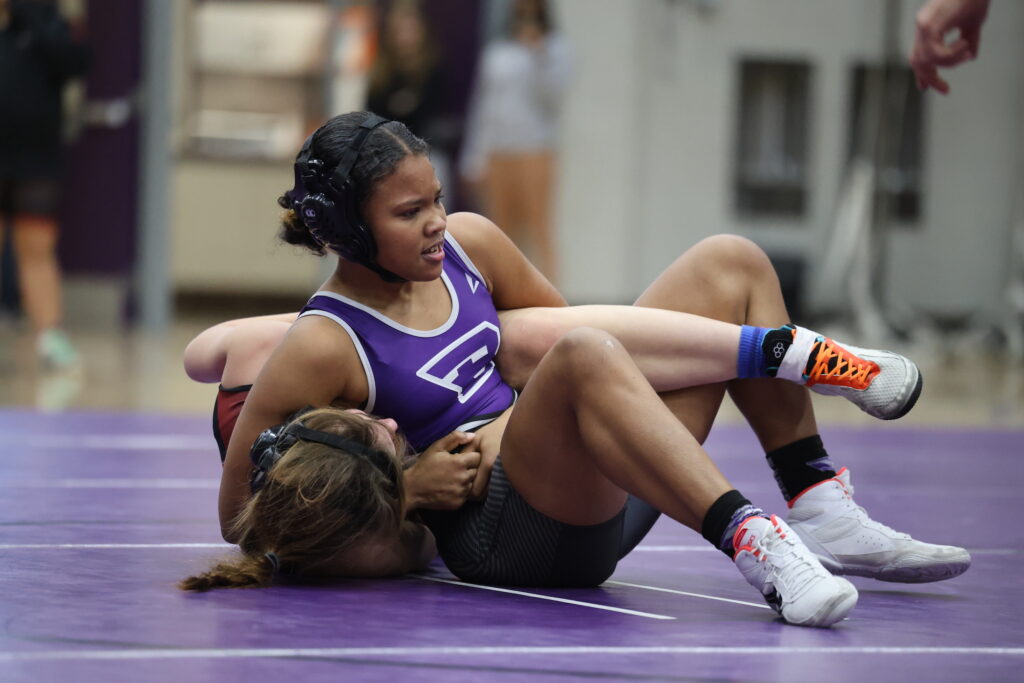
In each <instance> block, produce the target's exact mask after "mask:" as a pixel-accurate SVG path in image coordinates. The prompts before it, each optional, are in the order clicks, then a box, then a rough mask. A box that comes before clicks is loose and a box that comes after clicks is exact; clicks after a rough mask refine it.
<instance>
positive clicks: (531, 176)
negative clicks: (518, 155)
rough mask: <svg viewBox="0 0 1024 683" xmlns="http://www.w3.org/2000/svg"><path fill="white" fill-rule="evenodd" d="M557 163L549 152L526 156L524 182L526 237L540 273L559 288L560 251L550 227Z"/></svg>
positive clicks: (523, 161) (523, 165)
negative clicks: (531, 247)
mask: <svg viewBox="0 0 1024 683" xmlns="http://www.w3.org/2000/svg"><path fill="white" fill-rule="evenodd" d="M554 170H555V160H554V154H553V153H552V152H550V151H539V152H531V153H528V154H524V155H523V159H522V174H521V177H522V182H523V183H524V190H525V191H524V192H523V213H524V214H525V223H526V233H527V234H528V235H529V238H530V244H531V245H532V246H533V252H534V260H535V261H536V263H537V265H538V266H540V271H541V272H542V273H544V275H545V276H546V277H547V278H548V279H549V280H551V282H552V283H554V284H555V286H557V285H558V250H557V248H556V245H555V235H554V233H553V231H552V230H553V227H552V223H551V212H552V209H553V207H552V198H553V196H554V191H553V190H554V183H555V177H554V176H555V173H554Z"/></svg>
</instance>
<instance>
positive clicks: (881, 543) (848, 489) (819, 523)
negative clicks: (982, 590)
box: [786, 467, 971, 583]
mask: <svg viewBox="0 0 1024 683" xmlns="http://www.w3.org/2000/svg"><path fill="white" fill-rule="evenodd" d="M789 506H790V510H789V516H788V517H787V518H786V521H787V522H789V525H790V526H791V527H792V528H793V530H794V531H796V533H797V534H798V535H799V536H800V538H801V540H803V542H804V543H805V544H806V545H807V547H808V548H810V550H811V552H813V553H814V554H815V555H816V556H817V557H818V559H819V560H821V563H822V564H823V565H825V567H826V568H827V569H828V570H829V571H831V572H832V573H833V574H848V575H852V576H866V577H869V578H872V579H878V580H879V581H898V582H901V583H928V582H929V581H942V580H943V579H951V578H953V577H954V576H959V575H960V574H963V573H964V572H965V571H967V568H968V567H970V566H971V556H970V554H969V553H968V552H967V551H966V550H964V549H963V548H957V547H955V546H951V545H933V544H931V543H922V542H920V541H915V540H914V539H913V538H911V537H910V536H908V535H907V534H904V533H900V532H899V531H895V530H893V529H890V528H889V527H887V526H886V525H884V524H880V523H879V522H876V521H874V520H873V519H871V518H870V517H868V513H867V512H865V510H864V508H862V507H860V506H859V505H857V504H856V503H855V502H853V485H852V484H851V483H850V471H849V470H848V469H846V468H845V467H844V468H843V469H841V470H839V473H838V474H837V475H836V476H835V477H833V478H831V479H826V480H825V481H823V482H820V483H818V484H815V485H814V486H812V487H810V488H808V489H806V490H805V491H804V492H803V493H801V494H800V495H798V496H797V497H796V498H794V499H793V500H791V501H790V503H789Z"/></svg>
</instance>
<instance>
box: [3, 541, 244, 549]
mask: <svg viewBox="0 0 1024 683" xmlns="http://www.w3.org/2000/svg"><path fill="white" fill-rule="evenodd" d="M234 547H235V546H234V545H232V544H231V543H0V550H78V549H80V548H85V549H93V548H100V549H104V550H106V549H110V548H116V549H120V548H127V549H130V550H135V549H137V548H225V549H227V548H234Z"/></svg>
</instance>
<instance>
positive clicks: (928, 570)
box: [816, 555, 971, 583]
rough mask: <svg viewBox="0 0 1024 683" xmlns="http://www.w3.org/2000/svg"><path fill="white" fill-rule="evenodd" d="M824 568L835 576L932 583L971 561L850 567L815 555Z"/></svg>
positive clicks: (960, 570) (953, 574) (967, 566)
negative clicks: (903, 565)
mask: <svg viewBox="0 0 1024 683" xmlns="http://www.w3.org/2000/svg"><path fill="white" fill-rule="evenodd" d="M816 557H817V558H818V560H820V561H821V564H822V565H824V567H825V569H827V570H829V571H830V572H831V573H833V574H835V575H836V576H861V577H864V578H865V579H875V580H876V581H887V582H889V583H934V582H936V581H945V580H946V579H952V578H955V577H957V576H960V575H961V574H963V573H964V572H965V571H967V570H968V569H970V567H971V562H970V560H967V561H966V562H957V563H947V564H932V565H927V566H917V567H882V568H881V569H878V568H875V567H850V566H845V565H841V564H837V563H835V562H833V561H832V560H830V559H828V558H825V557H822V556H820V555H816Z"/></svg>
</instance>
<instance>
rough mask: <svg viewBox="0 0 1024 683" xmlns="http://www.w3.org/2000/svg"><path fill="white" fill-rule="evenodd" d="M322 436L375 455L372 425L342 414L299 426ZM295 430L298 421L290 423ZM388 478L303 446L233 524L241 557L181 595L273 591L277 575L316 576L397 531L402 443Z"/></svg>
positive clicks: (341, 454) (321, 413)
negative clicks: (363, 543)
mask: <svg viewBox="0 0 1024 683" xmlns="http://www.w3.org/2000/svg"><path fill="white" fill-rule="evenodd" d="M299 420H301V423H302V424H303V425H304V426H306V427H308V428H309V429H315V430H317V431H321V432H327V433H329V434H335V435H337V436H344V437H346V438H348V439H352V440H353V441H356V442H359V443H362V444H365V445H366V446H367V447H369V448H375V446H374V443H375V438H376V433H375V432H374V430H373V422H371V421H370V420H367V419H366V418H364V417H361V416H359V415H356V414H353V413H349V412H346V411H343V410H341V409H338V408H321V409H317V410H313V411H311V412H308V413H305V414H303V415H302V416H301V417H300V418H299V419H298V420H296V421H299ZM292 424H294V422H293V423H292ZM396 451H397V454H396V455H395V456H389V460H390V464H391V465H392V468H391V469H392V471H390V472H385V471H382V469H381V468H379V467H377V466H376V465H375V464H374V463H373V462H372V461H371V460H370V459H369V458H367V457H365V456H363V455H358V454H352V453H349V452H346V451H344V450H342V449H339V448H335V447H333V446H327V445H325V444H321V443H315V442H312V441H304V440H301V439H300V440H299V441H297V442H296V443H295V444H294V445H293V446H292V447H291V448H289V449H288V450H287V451H286V452H285V453H283V454H282V455H281V458H280V460H279V461H278V462H277V463H276V464H275V465H274V466H273V467H272V468H271V469H270V471H269V472H268V473H267V478H266V481H265V483H264V484H263V487H262V488H261V489H260V490H259V491H258V492H256V493H255V494H254V495H253V496H252V497H251V498H250V499H249V500H248V501H247V503H246V505H245V507H244V508H243V509H242V512H241V513H240V514H239V515H238V517H237V518H236V519H235V521H234V523H233V524H232V531H233V535H232V537H233V538H238V539H239V542H238V545H239V548H240V550H241V553H240V554H239V555H236V556H234V557H232V558H228V559H225V560H222V561H220V562H218V563H217V564H215V565H214V566H213V567H212V568H210V569H209V570H208V571H206V572H203V573H202V574H198V575H196V576H190V577H189V578H187V579H184V580H183V581H181V582H180V583H179V584H178V587H179V588H181V589H182V590H188V591H205V590H210V589H211V588H246V587H261V586H269V585H270V584H272V583H273V581H274V578H275V575H276V574H278V573H279V572H280V573H286V574H288V575H290V576H316V575H318V574H322V573H324V564H325V562H326V561H327V560H330V559H333V558H336V557H338V556H339V554H342V553H344V551H345V550H346V549H347V548H350V547H351V546H352V545H353V544H354V543H356V542H357V541H359V540H360V539H362V538H364V537H366V536H368V535H372V534H375V533H378V532H385V531H392V530H393V531H395V532H397V531H398V529H399V527H400V526H401V523H402V519H403V518H404V516H405V489H404V487H403V485H402V463H401V461H400V455H402V454H404V451H405V446H404V442H400V443H399V444H397V447H396Z"/></svg>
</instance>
